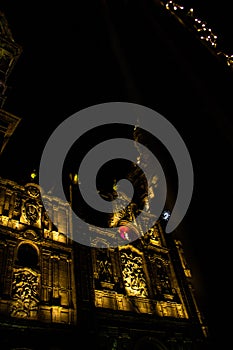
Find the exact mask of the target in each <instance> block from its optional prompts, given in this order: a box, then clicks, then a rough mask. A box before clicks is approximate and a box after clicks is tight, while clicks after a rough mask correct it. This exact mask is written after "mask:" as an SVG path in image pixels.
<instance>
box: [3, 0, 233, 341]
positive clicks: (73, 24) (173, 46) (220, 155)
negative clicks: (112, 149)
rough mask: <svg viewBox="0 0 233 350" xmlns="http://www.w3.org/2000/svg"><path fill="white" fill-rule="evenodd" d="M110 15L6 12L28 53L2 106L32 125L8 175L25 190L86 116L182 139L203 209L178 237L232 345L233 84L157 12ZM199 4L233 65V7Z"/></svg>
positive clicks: (10, 6) (74, 9) (143, 8)
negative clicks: (130, 119) (50, 144)
mask: <svg viewBox="0 0 233 350" xmlns="http://www.w3.org/2000/svg"><path fill="white" fill-rule="evenodd" d="M48 4H49V5H48ZM103 4H104V1H100V0H99V1H94V2H93V1H92V2H91V1H82V2H74V1H73V2H69V1H68V2H65V3H64V2H58V3H56V6H55V5H50V3H49V2H46V1H44V0H42V1H38V2H35V1H34V2H28V1H26V0H24V1H20V2H19V1H17V0H12V1H4V0H2V1H1V4H0V10H1V11H3V12H4V13H5V15H6V17H7V20H8V22H9V26H10V28H11V30H12V34H13V37H14V39H15V41H16V42H17V43H18V44H20V45H22V47H23V53H22V55H21V57H20V59H19V60H18V62H17V64H16V66H15V69H14V71H13V72H12V75H11V76H10V78H9V82H8V85H9V86H10V88H9V93H8V99H7V102H6V104H5V106H4V108H5V109H6V110H7V111H9V112H10V113H13V114H16V115H17V116H19V117H21V118H22V121H21V123H20V125H19V127H18V128H17V130H16V132H15V134H14V136H13V137H12V139H11V140H10V141H9V144H8V145H7V147H6V149H5V151H4V153H3V156H2V159H1V163H0V166H1V175H2V176H3V177H4V176H6V177H9V178H12V180H16V181H19V182H21V183H25V182H27V181H28V180H29V172H30V171H31V170H32V169H33V168H38V165H39V162H40V157H41V154H42V151H43V148H44V146H45V144H46V141H47V139H48V138H49V136H50V134H51V133H52V132H53V130H54V129H55V128H56V127H57V126H58V125H59V124H60V123H61V122H62V121H63V120H65V119H66V118H68V117H69V116H70V115H72V114H73V113H75V112H77V111H79V110H81V109H83V108H86V107H89V106H92V105H94V104H98V103H103V102H110V101H126V102H136V103H139V104H143V105H146V106H148V107H150V108H152V109H154V110H156V111H157V112H159V113H161V114H162V115H163V116H164V117H166V118H167V119H168V120H170V121H171V122H172V123H173V125H174V126H175V127H176V128H177V130H178V131H179V133H180V135H181V136H182V137H183V139H184V141H185V143H186V145H187V147H188V149H189V151H190V155H191V158H192V162H193V167H194V176H195V186H194V193H193V199H192V202H191V204H190V207H189V209H188V212H187V214H186V216H185V218H184V220H183V223H182V224H181V225H180V226H179V228H177V232H178V233H176V234H177V235H178V237H181V238H182V240H183V242H184V245H185V248H186V251H187V259H188V262H189V263H190V265H191V267H192V270H193V275H194V282H195V289H196V293H197V295H198V297H199V300H200V304H201V306H202V309H203V312H205V314H206V318H207V320H208V322H209V323H210V329H211V330H212V333H213V334H214V336H215V337H217V339H218V340H220V339H221V338H223V340H225V339H227V335H226V334H227V330H228V331H229V330H230V327H231V326H232V322H231V324H230V323H229V322H228V323H225V324H224V326H223V322H222V321H221V320H223V319H224V318H225V317H228V309H226V308H225V306H224V303H226V300H227V299H229V300H230V296H231V289H230V283H231V275H232V271H231V266H232V264H231V262H230V256H231V251H230V241H231V237H230V235H231V231H232V228H231V221H230V220H231V208H232V195H233V189H232V175H233V174H232V170H231V164H230V163H231V159H232V148H233V141H232V131H233V122H232V86H233V85H232V83H233V79H232V72H231V71H230V69H228V67H226V66H225V65H223V64H222V63H220V62H219V61H218V60H217V58H216V57H214V56H213V55H212V54H211V53H210V52H209V50H208V49H207V48H206V47H204V46H203V45H202V44H201V43H200V42H199V41H198V40H196V38H195V37H194V36H192V35H191V33H190V32H189V31H187V30H186V29H185V28H183V27H182V26H181V25H180V24H179V23H178V22H176V21H175V20H174V19H172V18H170V16H169V15H168V14H167V13H166V14H165V12H164V11H163V10H161V11H160V10H158V7H154V6H153V1H126V0H125V1H113V2H112V5H111V8H110V10H109V11H110V12H106V8H105V7H104V5H103ZM189 4H190V6H192V5H193V7H194V10H195V11H196V13H197V14H199V17H201V18H202V19H203V20H204V19H206V21H207V23H209V26H210V27H211V28H212V29H213V31H214V32H216V34H218V37H219V40H220V45H221V47H223V48H226V50H225V51H226V53H231V52H232V53H233V42H232V34H233V15H232V13H233V12H232V11H231V10H230V8H229V2H228V4H227V3H226V2H221V4H220V3H219V2H218V3H216V4H214V3H213V2H212V1H210V0H208V1H205V2H204V4H203V1H201V0H198V1H195V2H194V1H193V4H192V2H189ZM214 29H215V30H214ZM86 142H87V141H86ZM168 176H169V175H168ZM178 229H179V230H178ZM219 327H221V330H220V331H219V333H217V332H216V329H217V328H219Z"/></svg>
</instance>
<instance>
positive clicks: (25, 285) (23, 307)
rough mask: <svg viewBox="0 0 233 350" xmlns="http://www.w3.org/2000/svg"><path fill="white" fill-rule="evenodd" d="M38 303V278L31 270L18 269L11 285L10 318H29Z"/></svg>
mask: <svg viewBox="0 0 233 350" xmlns="http://www.w3.org/2000/svg"><path fill="white" fill-rule="evenodd" d="M38 303H39V276H38V274H37V273H36V272H34V271H32V270H31V269H27V268H24V269H18V270H17V271H15V273H14V278H13V283H12V303H11V311H10V315H11V316H12V317H20V318H29V317H30V315H31V312H33V311H37V309H38Z"/></svg>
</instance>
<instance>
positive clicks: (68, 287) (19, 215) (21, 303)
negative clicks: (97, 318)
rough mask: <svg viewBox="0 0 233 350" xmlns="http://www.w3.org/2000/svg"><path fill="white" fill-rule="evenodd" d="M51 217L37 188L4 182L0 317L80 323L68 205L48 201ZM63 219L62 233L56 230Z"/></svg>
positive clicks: (0, 186) (0, 217)
mask: <svg viewBox="0 0 233 350" xmlns="http://www.w3.org/2000/svg"><path fill="white" fill-rule="evenodd" d="M48 201H50V205H51V206H52V207H53V212H54V217H53V223H52V221H51V220H50V219H49V218H48V217H47V214H46V212H45V210H44V209H43V205H42V202H41V199H40V191H39V188H38V186H37V185H36V184H34V183H28V184H27V185H25V186H19V185H17V184H16V183H14V182H11V181H9V180H3V179H1V180H0V259H1V260H0V269H1V274H0V279H1V284H0V294H1V299H0V313H1V315H5V316H6V317H7V318H9V317H10V318H19V319H27V320H38V321H43V322H49V323H52V322H56V323H65V324H74V323H75V320H76V309H75V305H76V303H75V284H74V271H73V266H72V261H73V251H72V239H71V237H70V236H69V235H68V232H71V229H70V227H69V226H70V223H69V221H68V220H69V206H68V205H67V204H63V203H61V202H60V201H59V200H58V199H55V198H48ZM57 220H61V224H62V227H63V228H64V230H63V231H60V232H58V231H57V229H56V222H57Z"/></svg>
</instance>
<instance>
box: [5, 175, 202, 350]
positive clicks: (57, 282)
mask: <svg viewBox="0 0 233 350" xmlns="http://www.w3.org/2000/svg"><path fill="white" fill-rule="evenodd" d="M42 193H43V192H42ZM43 201H47V204H46V205H49V206H50V208H51V209H52V210H51V211H50V213H51V212H52V213H53V216H52V217H48V215H47V213H46V211H45V209H44V206H43V203H44V202H42V200H41V189H40V187H39V186H38V185H37V184H36V183H34V182H31V183H27V184H26V185H24V186H22V185H19V184H17V183H15V182H13V181H10V180H6V179H3V178H1V179H0V319H1V322H2V324H4V327H3V329H4V328H5V327H8V328H9V329H10V327H11V326H12V324H17V325H18V326H19V327H20V328H23V327H25V325H27V326H29V327H30V328H31V329H32V330H33V329H34V327H35V325H37V326H38V325H40V329H41V332H42V335H43V334H44V336H48V335H47V334H48V329H47V326H46V325H51V326H52V325H53V326H54V325H55V327H61V328H59V329H60V336H61V334H63V333H62V332H65V330H67V327H68V328H69V327H70V330H71V334H70V335H69V339H73V338H72V337H74V339H75V338H76V336H78V337H79V338H81V339H82V337H84V338H85V337H87V338H88V342H89V344H90V345H91V344H92V345H94V344H95V346H96V348H97V349H113V348H114V347H113V346H117V347H116V348H117V349H125V348H127V349H133V350H135V349H144V345H145V343H148V346H151V348H152V349H154V350H156V349H161V350H162V349H164V350H165V349H167V350H168V349H177V350H178V349H193V347H194V346H195V344H196V343H197V344H199V345H200V344H202V342H203V341H204V339H205V337H206V331H207V329H206V326H205V325H204V323H203V320H202V316H201V313H200V312H199V310H198V306H197V303H196V301H195V297H194V295H193V287H192V282H191V279H192V277H191V272H190V269H189V268H188V266H187V263H186V261H185V257H184V252H183V248H182V244H181V242H180V241H177V240H175V241H173V240H169V241H167V239H166V237H165V235H164V224H165V221H164V219H161V220H158V221H157V222H156V224H155V225H154V227H152V228H151V229H149V230H148V232H147V233H146V234H145V235H143V236H140V232H139V231H140V225H136V224H133V223H129V225H128V226H126V221H125V218H124V220H123V221H122V220H121V221H120V222H119V223H118V224H119V235H120V237H121V239H122V242H123V243H122V244H121V245H119V247H116V248H111V247H107V244H108V238H109V237H108V236H106V238H104V236H103V233H102V232H101V230H100V231H99V229H98V228H96V235H95V238H94V239H93V240H92V246H90V247H88V246H85V245H81V244H77V243H75V242H74V241H73V240H72V222H71V215H70V210H71V209H70V205H69V203H68V202H65V203H63V202H61V201H60V200H59V199H58V198H54V197H53V196H52V194H51V193H50V194H48V195H47V194H45V193H43ZM149 215H151V214H150V213H149V212H148V211H147V212H145V214H144V219H146V216H147V217H148V216H149ZM111 222H112V221H111ZM57 227H59V229H58V228H57ZM132 232H133V235H134V236H130V235H131V234H132ZM122 233H123V234H122ZM126 233H127V234H128V235H126ZM137 236H138V238H136V239H135V240H133V241H132V240H131V241H130V237H131V238H132V237H137ZM100 240H102V244H103V242H106V248H98V247H95V244H97V243H98V242H99V241H100ZM22 322H23V323H22ZM6 325H8V326H6ZM63 327H64V328H63ZM35 329H36V327H35ZM34 331H35V330H34ZM43 332H44V333H43ZM51 332H52V329H51ZM64 334H65V333H64ZM8 341H9V340H8ZM34 342H35V338H34ZM52 344H53V346H54V344H56V346H57V347H58V349H63V347H62V345H61V344H59V345H58V344H57V343H56V339H53V341H52ZM114 344H115V345H114ZM140 344H141V345H140ZM171 344H172V345H171ZM187 344H189V345H187ZM27 346H28V345H27ZM59 346H60V347H59ZM28 348H29V349H33V350H34V349H37V348H36V346H35V343H33V345H30V346H29V347H28ZM194 348H195V347H194ZM196 348H197V349H199V347H196ZM9 349H14V347H13V346H12V347H9ZM48 349H52V346H51V347H49V346H48ZM203 349H204V348H203Z"/></svg>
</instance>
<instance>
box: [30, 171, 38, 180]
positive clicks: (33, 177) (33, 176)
mask: <svg viewBox="0 0 233 350" xmlns="http://www.w3.org/2000/svg"><path fill="white" fill-rule="evenodd" d="M36 177H37V173H36V171H35V170H33V172H32V173H31V178H32V179H33V180H34V179H35V178H36Z"/></svg>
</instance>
